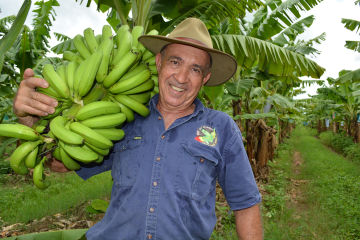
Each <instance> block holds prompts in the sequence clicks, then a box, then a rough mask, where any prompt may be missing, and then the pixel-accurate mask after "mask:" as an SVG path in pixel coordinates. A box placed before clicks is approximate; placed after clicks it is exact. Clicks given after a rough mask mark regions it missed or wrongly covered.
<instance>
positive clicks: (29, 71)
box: [24, 68, 34, 79]
mask: <svg viewBox="0 0 360 240" xmlns="http://www.w3.org/2000/svg"><path fill="white" fill-rule="evenodd" d="M33 76H34V71H33V70H32V69H31V68H27V69H26V70H25V72H24V79H26V78H30V77H33Z"/></svg>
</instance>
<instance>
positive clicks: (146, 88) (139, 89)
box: [121, 79, 154, 95]
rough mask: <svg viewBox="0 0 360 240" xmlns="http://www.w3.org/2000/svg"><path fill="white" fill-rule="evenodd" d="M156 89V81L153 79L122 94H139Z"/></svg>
mask: <svg viewBox="0 0 360 240" xmlns="http://www.w3.org/2000/svg"><path fill="white" fill-rule="evenodd" d="M153 88H154V81H153V80H152V79H148V80H146V81H145V82H144V83H142V84H140V85H139V86H137V87H134V88H132V89H130V90H127V91H125V92H122V93H121V94H126V95H128V94H137V93H141V92H145V91H151V90H152V89H153Z"/></svg>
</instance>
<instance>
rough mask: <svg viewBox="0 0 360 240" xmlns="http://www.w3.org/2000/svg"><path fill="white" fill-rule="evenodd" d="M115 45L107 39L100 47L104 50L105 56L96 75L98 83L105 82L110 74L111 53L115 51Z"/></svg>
mask: <svg viewBox="0 0 360 240" xmlns="http://www.w3.org/2000/svg"><path fill="white" fill-rule="evenodd" d="M113 45H114V44H113V40H112V39H110V38H108V39H105V40H104V41H103V42H102V43H101V45H100V47H99V48H100V49H102V53H103V56H102V59H101V63H100V66H99V69H98V71H97V73H96V81H97V82H98V83H101V82H103V81H104V79H105V77H106V76H107V74H108V68H109V62H110V58H111V52H112V50H113Z"/></svg>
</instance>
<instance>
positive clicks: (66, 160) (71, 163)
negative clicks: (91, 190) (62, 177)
mask: <svg viewBox="0 0 360 240" xmlns="http://www.w3.org/2000/svg"><path fill="white" fill-rule="evenodd" d="M57 149H59V154H60V157H61V162H62V163H63V164H64V166H65V167H66V168H67V169H69V170H71V171H73V170H78V169H80V168H81V166H80V164H79V163H77V162H76V161H75V160H74V159H72V158H71V157H70V156H69V155H68V154H67V153H66V151H65V150H64V149H62V148H61V147H58V148H57Z"/></svg>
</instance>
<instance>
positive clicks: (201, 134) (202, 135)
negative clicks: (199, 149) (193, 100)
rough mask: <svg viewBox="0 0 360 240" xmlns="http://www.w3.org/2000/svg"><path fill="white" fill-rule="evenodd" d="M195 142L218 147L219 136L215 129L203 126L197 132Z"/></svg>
mask: <svg viewBox="0 0 360 240" xmlns="http://www.w3.org/2000/svg"><path fill="white" fill-rule="evenodd" d="M195 140H196V141H198V142H201V143H203V144H205V145H208V146H211V147H214V146H216V144H217V135H216V131H215V128H211V127H208V126H201V127H200V128H198V129H197V130H196V137H195Z"/></svg>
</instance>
